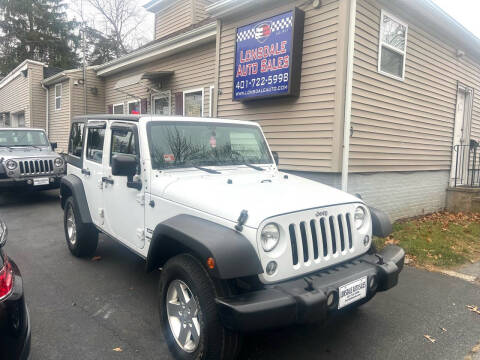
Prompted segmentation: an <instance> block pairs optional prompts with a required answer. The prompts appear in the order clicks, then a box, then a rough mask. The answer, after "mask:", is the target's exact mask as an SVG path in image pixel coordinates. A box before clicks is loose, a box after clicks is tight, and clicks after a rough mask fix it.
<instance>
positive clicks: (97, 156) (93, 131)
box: [87, 128, 105, 163]
mask: <svg viewBox="0 0 480 360" xmlns="http://www.w3.org/2000/svg"><path fill="white" fill-rule="evenodd" d="M104 139H105V129H97V128H90V129H88V135H87V159H88V160H91V161H95V162H97V163H101V162H102V158H103V143H104Z"/></svg>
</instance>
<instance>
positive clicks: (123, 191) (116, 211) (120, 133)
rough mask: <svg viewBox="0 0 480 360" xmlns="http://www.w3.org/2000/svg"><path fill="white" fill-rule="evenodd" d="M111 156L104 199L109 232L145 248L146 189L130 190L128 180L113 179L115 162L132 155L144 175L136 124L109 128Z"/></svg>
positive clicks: (121, 124) (117, 125) (123, 177)
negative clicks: (119, 158)
mask: <svg viewBox="0 0 480 360" xmlns="http://www.w3.org/2000/svg"><path fill="white" fill-rule="evenodd" d="M108 137H109V139H110V142H109V150H108V152H109V156H108V161H107V162H106V163H105V174H106V175H105V176H106V181H105V183H104V190H103V191H104V192H103V194H104V199H105V222H106V231H107V233H109V234H110V235H111V236H113V237H115V238H116V239H117V240H119V241H121V242H123V243H125V244H127V245H129V246H130V247H132V248H133V249H137V250H140V249H143V248H144V246H145V233H144V227H145V200H144V189H143V188H142V189H141V190H137V189H134V188H129V187H127V177H125V176H113V175H112V167H111V159H112V157H113V156H115V155H117V154H124V155H129V156H132V157H134V158H136V159H137V161H138V175H137V176H141V171H142V169H141V167H140V161H139V159H140V153H139V146H138V130H137V127H136V126H135V125H132V124H129V123H122V122H113V123H112V124H111V126H110V129H109V135H108Z"/></svg>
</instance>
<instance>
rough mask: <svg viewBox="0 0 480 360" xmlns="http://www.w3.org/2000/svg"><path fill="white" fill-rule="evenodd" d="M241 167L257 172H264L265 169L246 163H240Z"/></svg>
mask: <svg viewBox="0 0 480 360" xmlns="http://www.w3.org/2000/svg"><path fill="white" fill-rule="evenodd" d="M242 165H245V166H248V167H249V168H252V169H255V170H258V171H265V169H264V168H262V167H260V166H257V165H253V164H249V163H246V162H245V163H242Z"/></svg>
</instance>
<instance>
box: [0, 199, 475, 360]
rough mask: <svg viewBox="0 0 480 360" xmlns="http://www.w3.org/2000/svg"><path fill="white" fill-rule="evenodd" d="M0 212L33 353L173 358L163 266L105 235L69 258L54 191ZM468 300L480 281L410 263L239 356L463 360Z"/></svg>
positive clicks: (471, 338) (2, 204) (7, 202)
mask: <svg viewBox="0 0 480 360" xmlns="http://www.w3.org/2000/svg"><path fill="white" fill-rule="evenodd" d="M0 216H2V217H3V218H4V219H5V221H6V222H7V224H8V226H9V239H8V243H7V246H6V250H7V253H8V254H9V255H10V256H11V257H12V258H13V259H14V260H15V261H16V262H17V264H18V266H19V267H20V269H21V271H22V273H23V277H24V281H25V289H26V297H27V302H28V304H29V308H30V313H31V319H32V354H31V355H32V356H31V359H33V360H36V359H49V360H53V359H72V360H73V359H169V358H170V355H169V352H168V350H167V346H166V344H165V343H164V341H163V337H162V336H161V331H160V326H159V321H158V311H157V306H156V292H157V282H158V278H159V274H160V273H159V272H154V273H151V274H146V273H145V272H144V262H143V260H142V259H141V258H139V257H137V256H136V255H134V254H132V253H131V252H129V251H127V250H125V249H123V248H122V247H121V246H120V245H119V244H117V243H116V242H114V241H113V240H111V239H108V238H106V237H103V236H102V237H101V238H100V243H99V247H98V250H97V253H96V258H95V260H92V259H84V260H81V259H77V258H74V257H73V256H71V255H70V253H69V251H68V249H67V247H66V245H65V240H64V233H63V213H62V211H61V209H60V206H59V200H58V192H56V191H49V192H44V193H34V194H4V195H0ZM126 216H127V214H126ZM466 305H480V286H479V285H476V284H471V283H467V282H464V281H462V280H459V279H456V278H451V277H447V276H444V275H440V274H436V273H429V272H426V271H422V270H417V269H413V268H408V267H407V268H406V269H405V270H404V272H403V273H402V274H401V279H400V284H399V285H398V286H397V287H396V288H395V289H393V290H392V291H389V292H387V293H381V294H379V295H377V296H376V297H375V298H374V299H373V300H372V301H371V302H370V303H368V304H366V305H364V306H363V307H361V308H359V309H358V310H355V311H352V312H349V313H345V314H340V315H338V316H337V317H335V318H334V319H331V320H330V321H329V323H327V324H318V325H310V326H296V327H290V328H286V329H280V330H276V331H271V332H262V333H257V334H252V335H250V336H247V337H246V338H245V341H244V346H243V350H242V353H241V358H242V359H292V358H296V359H312V358H313V359H463V358H464V357H465V356H466V355H467V354H469V352H470V351H471V349H472V348H473V347H474V346H475V345H476V344H478V343H479V342H480V315H478V314H476V313H473V312H471V311H469V310H468V309H467V308H466ZM424 335H429V336H430V337H431V338H433V339H435V340H436V341H435V343H432V342H430V341H429V340H427V339H426V338H425V337H424ZM477 356H478V355H477ZM474 359H475V357H474Z"/></svg>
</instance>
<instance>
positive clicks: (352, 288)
mask: <svg viewBox="0 0 480 360" xmlns="http://www.w3.org/2000/svg"><path fill="white" fill-rule="evenodd" d="M365 296H367V277H366V276H365V277H363V278H361V279H358V280H355V281H352V282H350V283H348V284H345V285H342V286H340V287H339V288H338V297H339V300H338V308H339V309H341V308H343V307H345V306H347V305H350V304H351V303H354V302H355V301H358V300H360V299H363V298H364V297H365Z"/></svg>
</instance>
